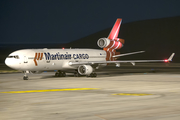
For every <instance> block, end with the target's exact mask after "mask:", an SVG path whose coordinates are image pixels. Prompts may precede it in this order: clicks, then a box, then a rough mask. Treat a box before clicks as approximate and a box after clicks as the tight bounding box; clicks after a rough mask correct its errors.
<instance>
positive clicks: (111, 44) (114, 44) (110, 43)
mask: <svg viewBox="0 0 180 120" xmlns="http://www.w3.org/2000/svg"><path fill="white" fill-rule="evenodd" d="M97 44H98V46H99V47H100V48H111V49H120V48H121V47H122V46H123V45H122V43H121V42H120V41H117V40H110V39H108V38H100V39H99V40H98V41H97Z"/></svg>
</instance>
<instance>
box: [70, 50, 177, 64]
mask: <svg viewBox="0 0 180 120" xmlns="http://www.w3.org/2000/svg"><path fill="white" fill-rule="evenodd" d="M174 55H175V53H172V54H171V56H170V57H169V58H168V59H165V60H122V61H121V60H120V61H86V62H69V65H84V64H86V65H93V64H107V63H115V64H118V63H132V64H133V65H135V63H137V62H138V63H143V62H169V61H172V59H173V57H174Z"/></svg>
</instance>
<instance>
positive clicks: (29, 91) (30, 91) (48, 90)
mask: <svg viewBox="0 0 180 120" xmlns="http://www.w3.org/2000/svg"><path fill="white" fill-rule="evenodd" d="M97 89H99V88H67V89H47V90H27V91H6V92H0V93H34V92H56V91H77V90H97Z"/></svg>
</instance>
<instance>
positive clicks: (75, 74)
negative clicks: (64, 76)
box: [74, 70, 82, 77]
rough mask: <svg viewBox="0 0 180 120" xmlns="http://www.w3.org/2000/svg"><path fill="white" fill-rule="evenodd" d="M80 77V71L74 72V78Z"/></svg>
mask: <svg viewBox="0 0 180 120" xmlns="http://www.w3.org/2000/svg"><path fill="white" fill-rule="evenodd" d="M80 76H82V75H81V74H79V72H78V70H76V71H75V72H74V77H80Z"/></svg>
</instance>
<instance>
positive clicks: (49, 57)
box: [44, 52, 89, 60]
mask: <svg viewBox="0 0 180 120" xmlns="http://www.w3.org/2000/svg"><path fill="white" fill-rule="evenodd" d="M44 55H45V57H46V60H68V59H69V60H70V59H72V58H73V59H89V55H88V54H68V52H66V54H60V53H59V52H58V53H56V54H50V53H49V52H47V53H44Z"/></svg>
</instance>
